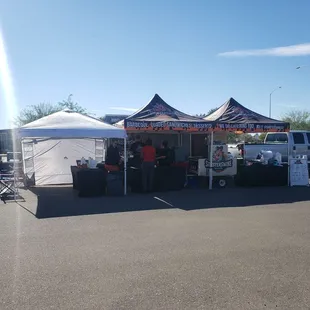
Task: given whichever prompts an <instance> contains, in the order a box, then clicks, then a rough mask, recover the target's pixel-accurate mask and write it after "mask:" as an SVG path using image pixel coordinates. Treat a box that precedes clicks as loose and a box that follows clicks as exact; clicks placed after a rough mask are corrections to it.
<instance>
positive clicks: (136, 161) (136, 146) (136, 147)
mask: <svg viewBox="0 0 310 310" xmlns="http://www.w3.org/2000/svg"><path fill="white" fill-rule="evenodd" d="M142 147H143V143H142V142H141V138H140V136H139V135H137V136H136V137H135V142H134V143H133V144H132V145H131V147H130V152H131V153H132V155H133V158H132V161H131V163H132V165H133V166H134V167H136V168H138V167H140V166H141V150H142Z"/></svg>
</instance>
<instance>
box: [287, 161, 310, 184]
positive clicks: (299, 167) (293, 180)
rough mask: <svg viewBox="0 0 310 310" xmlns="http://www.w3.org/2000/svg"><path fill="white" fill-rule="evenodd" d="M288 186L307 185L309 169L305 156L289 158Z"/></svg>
mask: <svg viewBox="0 0 310 310" xmlns="http://www.w3.org/2000/svg"><path fill="white" fill-rule="evenodd" d="M289 180H290V186H309V170H308V158H307V156H302V157H300V158H299V157H295V158H291V159H290V173H289Z"/></svg>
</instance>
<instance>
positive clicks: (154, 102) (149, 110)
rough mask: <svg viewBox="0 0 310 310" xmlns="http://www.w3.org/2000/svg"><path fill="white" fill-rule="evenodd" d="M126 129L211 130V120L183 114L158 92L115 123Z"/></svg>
mask: <svg viewBox="0 0 310 310" xmlns="http://www.w3.org/2000/svg"><path fill="white" fill-rule="evenodd" d="M117 126H118V127H123V128H125V129H126V130H127V131H177V132H181V131H183V132H184V131H185V132H198V131H208V130H212V122H208V121H206V120H203V119H201V118H198V117H195V116H191V115H188V114H185V113H183V112H181V111H179V110H177V109H175V108H173V107H172V106H170V105H169V104H167V103H166V102H165V101H164V100H163V99H162V98H161V97H160V96H159V95H158V94H155V95H154V97H153V98H152V99H151V101H150V102H149V103H148V104H147V105H146V106H144V107H143V108H142V109H140V110H139V111H137V112H136V113H134V114H132V115H130V116H129V117H127V118H125V119H124V120H122V121H121V122H118V123H117Z"/></svg>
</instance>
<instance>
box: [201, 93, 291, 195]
mask: <svg viewBox="0 0 310 310" xmlns="http://www.w3.org/2000/svg"><path fill="white" fill-rule="evenodd" d="M204 119H205V120H206V121H209V122H212V123H213V130H212V133H211V137H210V145H213V147H212V148H210V152H209V157H208V158H207V159H205V167H206V168H207V169H208V174H209V187H210V189H211V188H212V183H213V182H212V181H213V180H212V179H213V175H214V173H215V174H217V173H218V172H220V173H222V174H224V173H225V170H226V171H229V170H230V171H233V172H236V169H235V168H233V169H232V167H234V166H235V165H236V160H235V159H233V158H231V157H229V156H227V155H225V153H226V154H227V150H226V149H225V147H224V146H220V145H215V144H214V133H215V132H238V133H257V132H268V131H269V132H284V131H289V128H290V127H289V123H286V122H282V121H278V120H274V119H271V118H268V117H265V116H263V115H260V114H258V113H256V112H253V111H251V110H249V109H247V108H246V107H244V106H242V105H241V104H240V103H239V102H237V101H236V100H235V99H233V98H230V99H229V100H228V101H227V102H225V103H224V104H223V105H222V106H221V107H220V108H218V109H217V110H216V111H215V112H213V113H212V114H211V115H209V116H207V117H205V118H204ZM197 166H198V167H199V165H197ZM211 167H212V169H210V168H211ZM286 169H287V168H286ZM262 170H263V169H262ZM271 170H272V169H270V171H271ZM212 171H213V173H212ZM272 174H274V169H273V172H272ZM286 175H287V174H286ZM257 177H258V176H257ZM264 177H266V169H265V174H264Z"/></svg>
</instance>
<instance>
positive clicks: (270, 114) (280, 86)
mask: <svg viewBox="0 0 310 310" xmlns="http://www.w3.org/2000/svg"><path fill="white" fill-rule="evenodd" d="M280 88H282V86H278V87H277V88H275V89H274V90H273V91H272V92H271V93H270V94H269V118H271V95H272V94H273V93H274V92H275V91H276V90H278V89H280Z"/></svg>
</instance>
